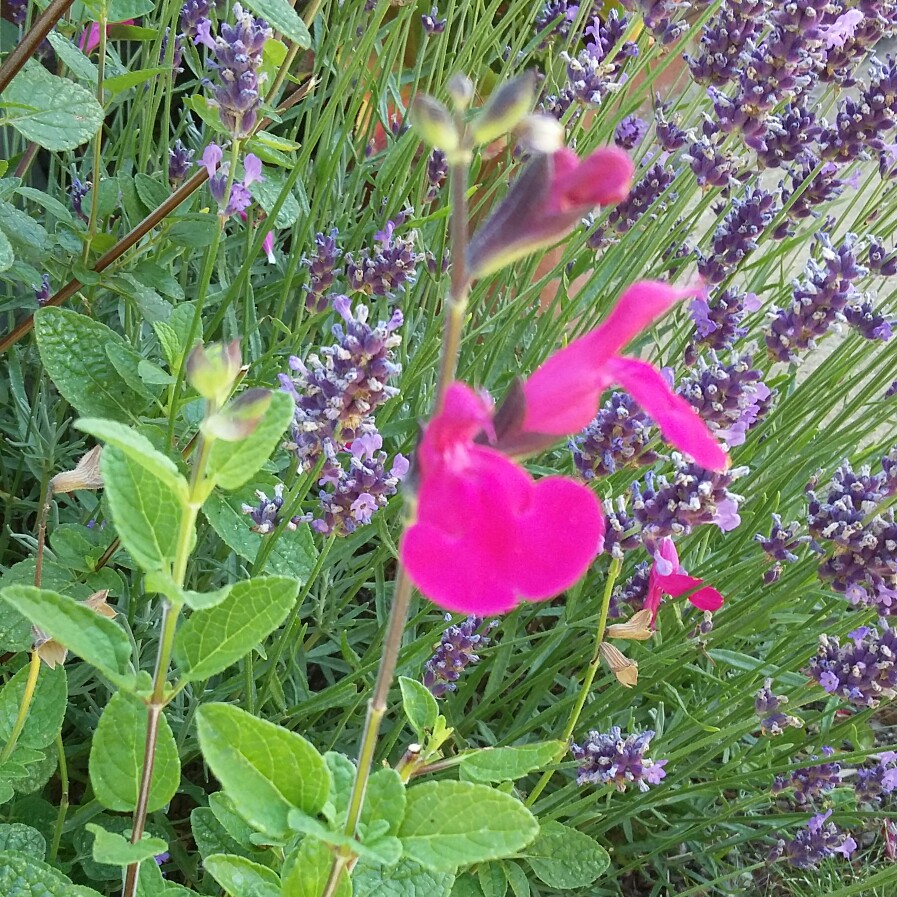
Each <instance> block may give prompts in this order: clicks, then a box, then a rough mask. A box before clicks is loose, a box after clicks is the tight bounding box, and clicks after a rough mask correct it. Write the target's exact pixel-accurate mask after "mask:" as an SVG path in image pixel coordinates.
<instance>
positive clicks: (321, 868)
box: [280, 835, 352, 897]
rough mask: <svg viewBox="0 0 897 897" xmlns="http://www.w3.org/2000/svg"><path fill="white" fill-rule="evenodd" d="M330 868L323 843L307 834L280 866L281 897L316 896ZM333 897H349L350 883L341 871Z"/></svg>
mask: <svg viewBox="0 0 897 897" xmlns="http://www.w3.org/2000/svg"><path fill="white" fill-rule="evenodd" d="M332 868H333V854H332V853H331V852H330V848H329V847H328V846H327V845H326V844H325V843H324V842H323V841H318V840H317V839H316V838H312V837H311V836H309V835H307V836H306V837H305V838H303V839H302V843H301V844H300V845H299V847H298V848H297V849H296V851H295V853H293V854H292V855H291V856H289V857H288V858H287V862H286V863H285V864H284V870H285V872H284V876H283V883H282V885H281V891H280V894H281V897H319V895H321V894H323V893H324V886H325V885H326V884H327V879H328V878H329V876H330V870H331V869H332ZM334 897H352V883H351V882H350V881H349V875H348V873H347V872H346V871H345V870H343V873H342V875H341V876H340V880H339V883H338V884H337V886H336V890H335V891H334Z"/></svg>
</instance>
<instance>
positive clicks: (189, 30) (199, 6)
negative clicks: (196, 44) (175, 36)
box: [180, 0, 214, 40]
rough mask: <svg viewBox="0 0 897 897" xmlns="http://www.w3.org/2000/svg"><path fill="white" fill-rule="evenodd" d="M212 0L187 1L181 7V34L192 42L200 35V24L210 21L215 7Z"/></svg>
mask: <svg viewBox="0 0 897 897" xmlns="http://www.w3.org/2000/svg"><path fill="white" fill-rule="evenodd" d="M213 5H214V4H213V3H212V0H186V2H185V3H184V5H183V6H182V7H181V16H180V26H181V32H182V33H183V34H184V35H185V36H186V37H189V38H190V39H191V40H192V39H193V38H195V37H196V35H197V34H198V33H199V23H200V22H201V21H203V20H205V21H208V19H209V13H210V12H211V11H212V7H213Z"/></svg>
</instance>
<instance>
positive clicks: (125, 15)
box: [106, 0, 156, 22]
mask: <svg viewBox="0 0 897 897" xmlns="http://www.w3.org/2000/svg"><path fill="white" fill-rule="evenodd" d="M108 4H109V5H108V6H107V8H106V18H107V20H108V21H110V22H124V20H125V19H139V18H140V16H143V15H146V14H147V13H148V12H152V11H153V10H154V9H155V8H156V4H155V3H154V2H153V0H108Z"/></svg>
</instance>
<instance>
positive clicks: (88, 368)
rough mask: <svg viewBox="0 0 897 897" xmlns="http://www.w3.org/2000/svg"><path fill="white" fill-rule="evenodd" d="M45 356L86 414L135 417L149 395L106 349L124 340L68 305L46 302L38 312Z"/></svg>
mask: <svg viewBox="0 0 897 897" xmlns="http://www.w3.org/2000/svg"><path fill="white" fill-rule="evenodd" d="M34 333H35V336H36V337H37V348H38V350H39V351H40V357H41V361H42V362H43V364H44V367H45V368H46V371H47V373H48V374H49V376H50V379H51V380H52V381H53V383H55V384H56V388H57V389H58V390H59V392H60V393H61V394H62V396H63V398H64V399H66V400H67V401H68V402H69V403H70V404H71V405H72V406H74V407H75V408H77V409H78V411H80V412H81V414H83V415H86V416H89V417H106V418H113V419H115V420H124V421H126V420H130V419H131V418H132V417H134V416H135V415H137V414H139V413H140V412H141V411H142V410H143V408H144V407H145V405H146V403H145V401H144V400H143V399H142V398H141V397H140V396H139V395H138V394H137V393H136V392H134V391H133V390H132V389H131V388H130V387H129V386H128V385H127V384H126V383H125V381H124V380H123V379H122V378H121V377H120V376H119V374H118V372H117V371H116V369H115V367H114V365H113V364H112V362H111V361H110V360H109V357H108V355H107V354H106V346H107V345H108V344H110V343H117V344H118V345H122V346H124V345H125V342H124V340H123V339H122V338H121V337H120V336H119V335H118V334H117V333H115V332H114V331H112V330H110V329H109V328H108V327H106V326H105V325H104V324H100V323H99V321H94V320H91V319H90V318H88V317H85V316H84V315H79V314H76V313H75V312H73V311H69V310H68V309H65V308H42V309H40V310H39V311H38V312H37V313H36V314H35V315H34Z"/></svg>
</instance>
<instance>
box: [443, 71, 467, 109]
mask: <svg viewBox="0 0 897 897" xmlns="http://www.w3.org/2000/svg"><path fill="white" fill-rule="evenodd" d="M445 89H446V90H447V91H448V94H449V96H450V97H451V98H452V102H453V103H454V104H455V108H456V109H457V110H458V111H459V112H463V111H464V110H465V109H466V108H467V107H468V106H469V105H470V102H471V100H472V99H473V95H474V86H473V81H471V80H470V78H468V77H467V75H465V74H464V73H463V72H458V73H457V74H456V75H452V77H451V78H449V82H448V84H446V86H445Z"/></svg>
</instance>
